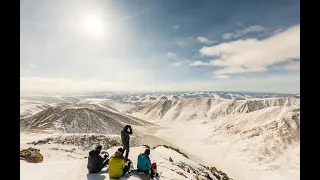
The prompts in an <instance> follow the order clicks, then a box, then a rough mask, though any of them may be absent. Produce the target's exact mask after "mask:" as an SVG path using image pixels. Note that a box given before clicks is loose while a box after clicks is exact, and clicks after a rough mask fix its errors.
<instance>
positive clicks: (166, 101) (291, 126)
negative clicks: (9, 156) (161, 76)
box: [20, 92, 300, 180]
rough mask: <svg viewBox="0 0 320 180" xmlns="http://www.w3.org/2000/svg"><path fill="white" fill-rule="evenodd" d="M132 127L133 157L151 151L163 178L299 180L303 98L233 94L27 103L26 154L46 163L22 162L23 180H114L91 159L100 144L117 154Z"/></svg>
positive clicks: (23, 115) (103, 96) (107, 95)
mask: <svg viewBox="0 0 320 180" xmlns="http://www.w3.org/2000/svg"><path fill="white" fill-rule="evenodd" d="M126 124H130V125H132V127H133V131H134V133H133V136H132V141H131V146H133V147H132V150H131V151H130V155H129V158H130V159H131V160H132V161H133V162H134V165H135V166H136V160H137V156H138V154H139V153H141V152H143V150H144V145H148V146H150V147H151V148H152V150H151V159H152V160H154V161H156V162H157V164H158V166H159V171H160V172H162V174H161V176H160V179H210V178H211V179H219V180H220V179H221V180H222V179H223V180H224V179H235V180H257V179H259V180H270V179H274V180H277V179H279V180H299V179H300V96H299V95H292V94H282V95H281V94H263V93H247V94H246V93H229V92H181V93H171V94H170V93H161V94H159V93H158V94H133V93H132V94H125V93H123V94H119V93H118V94H115V93H111V92H104V93H100V94H99V93H97V94H90V95H74V96H71V95H65V96H63V95H61V96H48V95H28V96H27V95H26V96H22V97H21V100H20V132H21V133H20V146H21V147H20V148H21V149H26V148H28V147H33V148H37V149H40V153H41V154H42V155H43V157H44V160H43V162H42V163H37V164H32V163H27V162H25V161H23V160H21V161H20V163H21V164H20V166H21V168H20V179H25V180H27V179H32V180H40V179H43V180H44V179H48V180H53V179H61V180H66V179H68V180H73V179H74V180H75V179H77V180H79V179H80V180H81V179H86V180H98V179H99V180H100V179H109V177H108V174H107V168H106V169H105V170H104V171H103V172H102V173H97V174H88V172H87V169H86V163H87V159H86V156H88V152H89V150H91V149H92V148H93V146H94V145H96V144H102V145H103V146H104V147H105V148H106V149H108V152H109V153H110V154H113V153H114V152H115V150H116V149H117V148H118V147H119V146H120V130H121V129H122V128H123V127H124V126H125V125H126ZM158 145H166V146H167V147H169V146H170V147H173V148H176V149H179V150H178V151H177V150H174V149H170V148H166V147H164V146H159V147H158ZM183 154H184V155H185V156H184V155H183ZM170 158H171V159H172V160H173V161H172V162H171V161H169V159H170ZM123 179H124V178H123ZM129 179H139V178H138V177H135V176H131V177H130V178H129Z"/></svg>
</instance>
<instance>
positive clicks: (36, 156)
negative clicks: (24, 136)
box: [20, 147, 43, 163]
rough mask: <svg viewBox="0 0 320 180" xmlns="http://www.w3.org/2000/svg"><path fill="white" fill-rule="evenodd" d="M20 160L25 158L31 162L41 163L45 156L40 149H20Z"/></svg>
mask: <svg viewBox="0 0 320 180" xmlns="http://www.w3.org/2000/svg"><path fill="white" fill-rule="evenodd" d="M20 160H25V161H27V162H29V163H39V162H42V161H43V156H42V155H41V154H40V150H39V149H35V148H32V147H30V148H28V149H23V150H21V151H20Z"/></svg>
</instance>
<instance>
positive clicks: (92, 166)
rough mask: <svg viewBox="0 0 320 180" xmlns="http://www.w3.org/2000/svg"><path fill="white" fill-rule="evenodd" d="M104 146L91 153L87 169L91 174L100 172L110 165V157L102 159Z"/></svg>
mask: <svg viewBox="0 0 320 180" xmlns="http://www.w3.org/2000/svg"><path fill="white" fill-rule="evenodd" d="M101 150H102V146H101V145H99V146H97V147H96V148H95V149H94V150H92V151H90V152H89V157H88V164H87V168H88V171H89V172H90V173H97V172H100V171H101V169H102V168H103V167H104V166H105V165H107V164H108V159H107V158H108V157H106V156H105V157H104V158H103V157H101V156H100V152H101Z"/></svg>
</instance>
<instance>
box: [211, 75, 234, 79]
mask: <svg viewBox="0 0 320 180" xmlns="http://www.w3.org/2000/svg"><path fill="white" fill-rule="evenodd" d="M213 78H217V79H228V78H230V76H228V75H223V74H217V75H215V74H214V76H213Z"/></svg>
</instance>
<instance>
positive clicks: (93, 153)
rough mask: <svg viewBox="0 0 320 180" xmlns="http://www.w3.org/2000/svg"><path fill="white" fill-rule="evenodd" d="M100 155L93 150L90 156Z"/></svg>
mask: <svg viewBox="0 0 320 180" xmlns="http://www.w3.org/2000/svg"><path fill="white" fill-rule="evenodd" d="M99 154H100V153H99V152H98V151H95V150H92V151H90V152H89V156H98V155H99Z"/></svg>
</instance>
